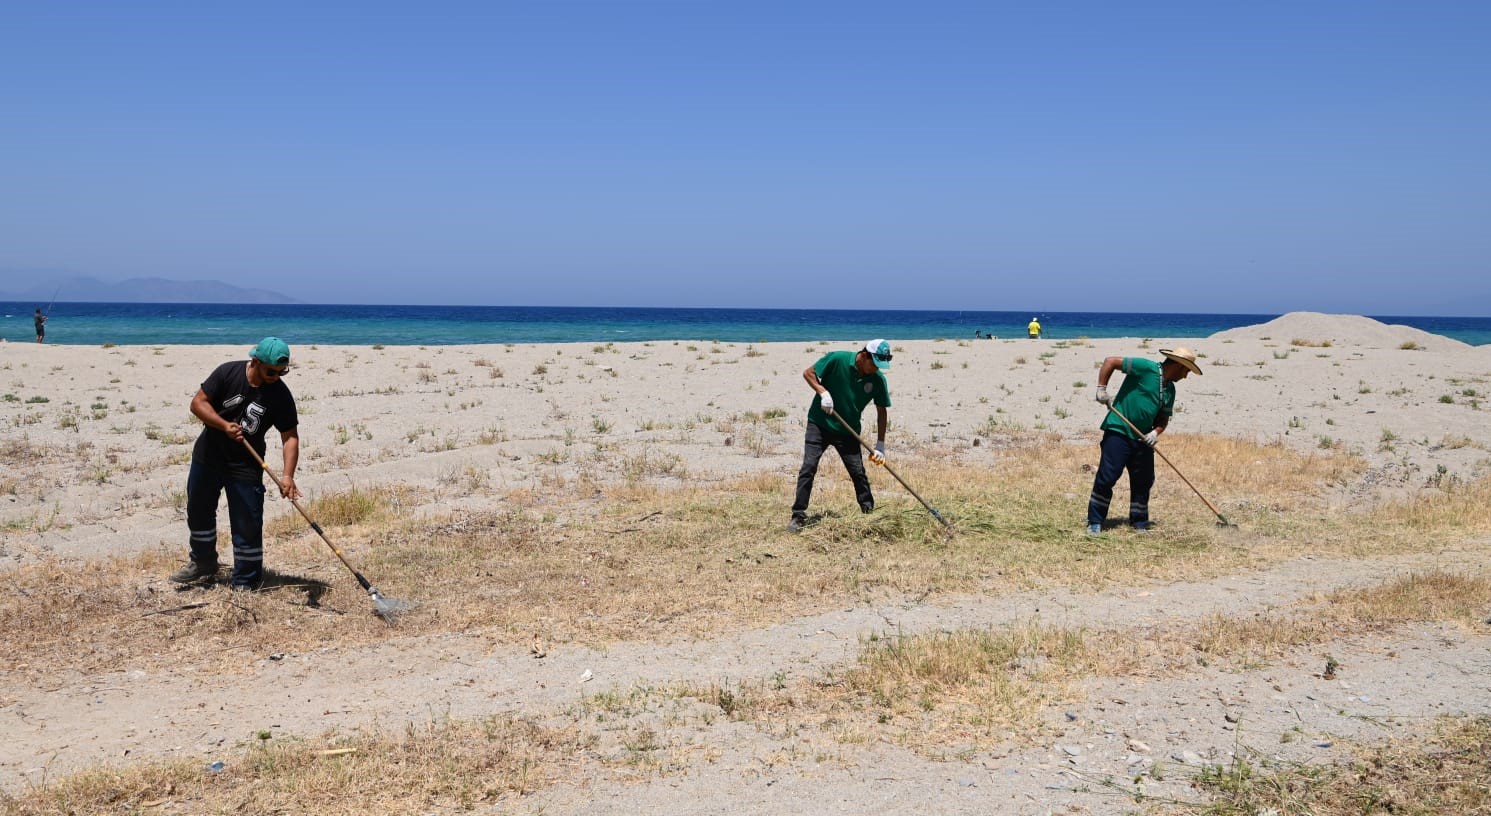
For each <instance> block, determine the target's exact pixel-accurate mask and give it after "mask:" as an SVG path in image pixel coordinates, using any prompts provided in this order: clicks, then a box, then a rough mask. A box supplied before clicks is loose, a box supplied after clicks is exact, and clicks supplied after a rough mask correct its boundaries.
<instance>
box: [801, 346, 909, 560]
mask: <svg viewBox="0 0 1491 816" xmlns="http://www.w3.org/2000/svg"><path fill="white" fill-rule="evenodd" d="M890 359H891V353H890V343H889V342H888V341H885V340H871V341H870V342H868V343H865V345H864V347H863V348H861V349H860V350H859V351H857V352H856V351H830V352H829V353H827V354H825V355H823V356H822V357H821V358H819V360H818V362H816V363H814V364H812V365H811V366H808V367H807V368H805V369H803V372H802V378H803V379H804V380H806V381H807V383H808V387H809V388H811V389H813V392H814V393H815V394H817V396H815V397H813V404H812V405H811V406H809V407H808V429H807V434H806V436H805V438H804V440H803V453H802V468H801V469H800V470H799V471H798V472H797V498H796V500H795V501H794V502H793V503H792V521H790V522H788V524H787V529H788V530H790V531H792V532H794V533H795V532H797V531H799V530H801V529H802V528H803V527H804V526H806V525H807V523H808V500H809V499H811V498H812V495H813V479H814V478H815V477H816V476H817V475H818V460H819V459H821V458H822V457H823V452H824V451H825V450H826V449H827V448H828V447H829V446H833V448H834V449H835V450H837V451H838V452H839V459H841V460H842V461H843V462H844V469H845V470H847V471H849V479H850V480H851V481H852V482H854V497H855V499H856V500H857V501H858V502H859V509H860V512H862V513H868V512H870V511H871V510H873V509H875V496H874V494H873V493H871V492H870V477H869V476H867V475H865V462H864V457H863V456H861V455H860V445H859V439H858V438H857V437H856V436H855V434H858V433H859V430H860V412H861V411H862V410H864V407H865V406H866V405H869V404H870V403H871V402H874V403H875V419H876V422H877V423H878V427H877V431H876V441H875V450H874V452H873V453H871V454H870V461H872V462H874V463H875V464H877V465H880V464H884V463H885V432H886V430H888V429H889V427H890V420H889V419H888V418H887V415H886V410H885V409H887V408H889V407H890V385H889V384H887V383H886V381H885V375H884V374H881V373H880V371H881V369H885V368H890Z"/></svg>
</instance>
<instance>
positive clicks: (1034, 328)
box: [1025, 317, 1041, 340]
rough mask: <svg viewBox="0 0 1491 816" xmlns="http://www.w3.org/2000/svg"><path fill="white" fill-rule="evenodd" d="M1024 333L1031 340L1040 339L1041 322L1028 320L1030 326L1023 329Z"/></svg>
mask: <svg viewBox="0 0 1491 816" xmlns="http://www.w3.org/2000/svg"><path fill="white" fill-rule="evenodd" d="M1025 332H1026V333H1027V334H1029V335H1030V339H1031V340H1039V339H1041V321H1039V320H1037V319H1035V318H1033V317H1032V318H1030V325H1029V326H1026V327H1025Z"/></svg>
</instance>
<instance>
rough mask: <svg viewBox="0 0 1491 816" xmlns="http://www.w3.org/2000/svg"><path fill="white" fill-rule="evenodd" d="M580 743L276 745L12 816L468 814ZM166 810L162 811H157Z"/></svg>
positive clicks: (101, 775)
mask: <svg viewBox="0 0 1491 816" xmlns="http://www.w3.org/2000/svg"><path fill="white" fill-rule="evenodd" d="M578 741H579V738H578V737H577V735H576V733H575V732H574V731H572V730H568V729H555V728H550V727H541V726H538V725H535V724H532V723H529V722H525V721H523V720H518V719H514V718H510V717H492V718H489V719H486V720H482V721H480V722H459V721H454V720H446V721H442V722H436V723H432V724H430V725H427V726H424V727H414V726H410V727H409V728H408V729H406V730H405V731H404V732H403V733H402V734H391V735H390V734H376V733H375V734H363V735H355V736H343V735H337V734H335V733H329V734H325V735H323V736H321V737H319V738H315V739H310V740H303V741H302V740H297V739H273V740H267V741H262V742H258V743H257V744H254V745H249V746H245V747H242V748H239V749H237V750H236V751H229V752H226V755H225V756H224V759H223V763H224V767H223V768H222V770H221V771H219V772H216V773H214V772H211V771H210V770H208V769H206V768H204V767H203V764H202V763H201V761H199V760H174V761H154V762H143V763H135V764H132V765H130V766H128V767H125V768H117V769H116V768H101V769H98V770H90V771H84V772H81V773H77V774H73V775H70V776H66V777H63V778H61V779H59V780H57V781H54V782H49V783H46V784H42V785H39V786H36V787H33V788H30V789H27V790H24V791H21V792H20V793H18V794H17V795H15V796H10V795H7V794H5V793H3V792H0V809H3V811H4V813H6V814H7V816H53V815H54V814H55V815H56V816H62V815H63V814H86V813H142V812H143V813H159V812H165V813H182V812H186V813H221V814H230V813H231V814H237V815H238V816H252V815H253V814H266V815H267V814H279V813H290V812H294V813H326V814H359V815H360V814H367V813H421V812H428V811H430V810H440V811H447V810H470V809H472V808H475V807H477V806H480V805H488V804H491V803H496V802H501V801H502V800H504V799H506V798H509V797H511V796H513V795H521V794H524V793H528V792H530V791H532V790H534V789H536V788H538V787H541V786H543V785H545V784H547V783H548V782H549V781H551V779H552V778H553V777H554V775H555V773H556V770H557V769H558V767H559V766H560V765H561V764H562V763H563V762H565V761H566V760H567V758H568V757H569V756H572V755H573V753H574V752H575V750H576V749H577V748H580V747H583V745H580V744H577V743H578ZM157 808H159V810H157Z"/></svg>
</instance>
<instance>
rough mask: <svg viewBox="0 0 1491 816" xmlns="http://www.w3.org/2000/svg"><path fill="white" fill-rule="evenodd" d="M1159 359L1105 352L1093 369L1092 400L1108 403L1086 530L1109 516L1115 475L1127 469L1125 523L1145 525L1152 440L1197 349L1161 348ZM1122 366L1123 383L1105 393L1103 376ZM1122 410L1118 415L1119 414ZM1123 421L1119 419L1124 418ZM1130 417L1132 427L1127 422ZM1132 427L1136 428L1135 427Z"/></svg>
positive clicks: (1094, 530) (1096, 528) (1097, 528)
mask: <svg viewBox="0 0 1491 816" xmlns="http://www.w3.org/2000/svg"><path fill="white" fill-rule="evenodd" d="M1160 354H1162V355H1164V357H1165V359H1164V360H1163V361H1162V362H1156V361H1154V360H1149V359H1145V358H1143V357H1109V358H1107V359H1105V360H1103V365H1102V368H1100V369H1098V392H1097V401H1098V402H1100V403H1102V404H1104V405H1106V406H1108V407H1109V409H1110V410H1109V411H1108V415H1107V416H1106V417H1105V418H1104V419H1103V424H1102V426H1101V428H1102V431H1103V441H1102V460H1101V461H1100V462H1099V463H1098V472H1097V475H1095V476H1094V477H1093V479H1092V496H1091V498H1089V499H1088V501H1087V532H1088V533H1089V534H1091V535H1098V534H1099V533H1101V532H1102V531H1103V522H1105V521H1107V519H1108V504H1109V503H1110V502H1111V501H1112V500H1113V486H1114V485H1115V484H1117V483H1118V477H1119V476H1121V475H1123V472H1124V471H1125V470H1127V471H1128V472H1129V524H1131V525H1133V527H1134V529H1135V530H1141V531H1142V530H1148V529H1149V527H1150V520H1149V491H1150V488H1152V487H1154V446H1155V445H1157V444H1159V441H1160V434H1162V433H1164V431H1165V428H1166V427H1168V426H1169V424H1170V415H1171V414H1172V413H1174V411H1175V384H1176V383H1177V382H1179V381H1181V380H1183V379H1185V378H1186V375H1188V374H1190V373H1192V372H1195V373H1196V374H1198V375H1199V374H1200V373H1201V367H1200V366H1198V365H1196V352H1194V351H1191V350H1190V349H1188V348H1185V347H1183V346H1176V347H1175V348H1173V349H1160ZM1120 370H1121V371H1122V372H1123V374H1124V378H1123V384H1122V385H1120V386H1119V388H1118V394H1117V395H1116V396H1109V394H1108V379H1109V378H1110V377H1112V376H1113V372H1115V371H1120ZM1120 415H1122V416H1120ZM1125 418H1126V419H1128V422H1124V419H1125ZM1129 423H1133V426H1134V427H1132V428H1131V427H1129ZM1136 430H1137V433H1136V432H1135V431H1136Z"/></svg>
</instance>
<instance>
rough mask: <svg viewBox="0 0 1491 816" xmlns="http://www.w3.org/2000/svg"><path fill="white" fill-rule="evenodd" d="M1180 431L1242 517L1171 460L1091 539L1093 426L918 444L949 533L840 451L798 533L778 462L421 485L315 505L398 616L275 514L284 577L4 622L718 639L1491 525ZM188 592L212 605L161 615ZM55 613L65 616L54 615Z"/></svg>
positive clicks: (1188, 574) (1174, 575)
mask: <svg viewBox="0 0 1491 816" xmlns="http://www.w3.org/2000/svg"><path fill="white" fill-rule="evenodd" d="M1174 442H1175V444H1174V445H1172V448H1173V450H1174V453H1175V455H1176V456H1177V457H1180V456H1182V455H1184V456H1185V457H1188V458H1187V459H1186V460H1185V461H1195V462H1200V463H1205V465H1206V467H1205V468H1204V469H1203V468H1199V467H1198V468H1197V469H1196V471H1197V472H1196V473H1194V474H1188V475H1191V476H1192V478H1193V479H1194V480H1195V481H1196V482H1197V484H1198V486H1200V487H1201V488H1202V489H1203V490H1210V491H1212V492H1213V494H1214V495H1217V496H1218V497H1220V496H1222V495H1224V494H1223V492H1222V488H1225V490H1226V493H1225V495H1226V496H1227V498H1226V500H1224V501H1223V504H1224V506H1225V507H1226V508H1227V510H1226V512H1227V513H1228V515H1229V517H1230V518H1232V519H1234V520H1235V521H1237V522H1239V523H1240V524H1242V526H1243V529H1242V530H1218V529H1217V528H1216V527H1215V526H1214V525H1213V520H1214V519H1213V517H1212V516H1211V514H1210V511H1208V510H1207V509H1206V507H1205V505H1203V504H1202V503H1201V502H1199V501H1197V500H1196V498H1195V497H1194V496H1193V495H1191V494H1190V492H1189V491H1188V490H1187V488H1185V487H1184V485H1183V484H1181V483H1180V481H1179V480H1178V479H1174V478H1165V477H1162V478H1161V479H1160V483H1159V485H1158V486H1157V489H1156V494H1155V498H1154V501H1153V505H1154V506H1155V507H1156V509H1157V511H1158V512H1162V513H1164V515H1163V516H1162V519H1161V521H1162V526H1161V527H1160V529H1159V531H1158V532H1154V533H1149V534H1138V533H1133V532H1129V531H1126V530H1114V531H1110V532H1109V533H1107V534H1104V535H1103V536H1100V537H1096V538H1092V537H1088V536H1086V535H1085V534H1083V532H1082V525H1081V520H1082V514H1083V512H1084V510H1085V502H1086V496H1087V488H1088V487H1089V486H1090V484H1091V478H1092V477H1091V467H1092V466H1093V465H1094V464H1095V462H1096V459H1097V455H1096V454H1097V450H1096V446H1073V445H1063V444H1058V443H1056V442H1052V441H1049V440H1042V441H1039V442H1037V443H1036V444H1034V445H1032V446H1030V447H1028V448H1014V449H1010V450H1005V451H1001V452H1000V453H999V456H1000V459H999V464H998V465H997V466H995V467H993V468H983V467H974V466H969V465H966V464H960V463H959V462H958V461H957V460H956V459H955V458H953V457H949V456H946V455H944V454H942V452H940V451H930V452H929V454H931V455H939V456H940V458H937V459H935V460H933V459H930V458H918V457H917V455H916V454H915V452H908V453H909V455H908V456H906V457H905V458H903V459H902V460H901V461H900V463H899V464H900V467H899V472H900V473H901V474H902V475H903V476H904V477H905V478H907V479H908V480H909V481H910V482H911V483H912V484H913V485H914V486H915V487H916V488H917V489H918V491H919V492H921V493H922V494H923V495H924V496H926V497H928V498H929V500H930V501H932V502H933V504H934V506H936V507H938V508H939V510H940V512H942V513H943V514H944V515H945V516H946V517H948V518H949V519H951V520H952V522H953V524H954V526H955V528H956V530H957V533H956V535H953V536H951V537H947V536H944V535H943V534H942V530H941V528H940V526H939V525H938V524H937V523H936V522H935V521H934V520H933V519H932V518H931V516H930V514H928V513H927V512H926V510H925V509H923V508H922V507H921V506H920V505H919V504H917V503H916V502H915V500H914V499H912V498H910V497H909V496H907V495H906V494H905V493H904V491H901V490H900V488H899V487H898V486H894V485H892V484H889V483H887V481H886V480H885V479H884V477H883V476H879V475H877V476H875V477H874V478H875V479H876V482H877V496H878V501H879V502H880V505H879V506H878V507H877V508H876V510H875V512H873V513H871V514H869V515H861V514H860V513H859V512H858V511H857V508H855V504H854V498H853V495H852V490H851V488H850V485H849V483H848V479H847V478H846V477H845V476H844V474H843V473H842V472H839V471H835V470H834V469H833V467H832V466H831V465H832V463H831V462H830V463H829V464H830V466H827V467H825V468H824V469H823V470H822V472H821V473H820V477H819V484H818V489H817V490H816V491H815V495H814V503H813V509H814V510H815V511H817V512H818V513H821V514H823V515H822V516H821V518H819V519H818V520H817V523H816V524H813V525H812V526H810V527H809V528H808V529H807V530H805V531H804V532H803V533H801V534H799V535H793V534H790V533H788V532H786V531H785V529H784V527H785V523H786V519H787V516H788V511H787V508H788V507H789V505H790V504H791V490H792V488H793V484H792V480H791V479H790V478H787V477H785V476H782V475H778V474H763V475H757V476H750V477H746V478H742V479H737V480H734V481H727V482H710V481H705V480H701V479H685V480H683V482H682V485H681V486H678V487H667V488H664V487H659V486H658V485H656V484H653V483H650V482H648V481H645V480H643V479H641V478H635V479H626V478H623V479H621V480H620V481H618V482H617V483H614V484H612V485H609V486H606V485H600V484H598V483H595V482H593V481H589V480H585V479H581V480H577V481H566V480H564V479H562V478H556V479H555V480H553V481H552V483H547V482H546V483H545V484H543V485H540V486H534V487H532V488H530V489H529V490H527V491H525V492H515V493H512V494H509V495H508V496H506V497H505V498H504V499H502V503H501V505H500V507H502V508H503V509H500V510H492V511H486V512H478V513H463V514H461V515H459V516H445V517H439V518H433V519H431V518H413V519H409V518H402V517H400V515H399V514H398V512H397V507H398V506H406V505H408V504H410V503H412V502H413V500H415V499H419V498H420V497H417V496H416V497H413V498H412V499H411V498H410V497H409V496H405V495H403V494H401V493H399V492H394V493H392V494H390V493H387V492H385V491H384V490H383V489H379V490H352V491H348V492H346V493H343V494H336V495H330V496H325V497H320V498H318V499H317V500H316V501H313V502H311V503H310V508H309V509H310V510H311V512H312V516H313V517H314V518H317V519H318V520H319V521H320V523H322V524H323V525H325V526H328V533H329V534H330V536H331V538H332V540H333V541H335V542H336V543H337V545H338V546H339V547H340V548H342V549H343V550H344V551H345V552H347V554H348V557H349V558H350V559H351V560H352V562H353V563H354V564H356V565H357V567H358V568H359V569H360V570H361V571H362V572H363V573H364V574H365V575H367V576H368V577H369V578H370V579H371V580H372V581H373V582H374V583H376V584H377V585H378V586H379V588H380V589H382V590H383V591H384V592H385V593H386V594H388V595H389V596H392V597H395V598H400V599H403V600H408V601H413V602H415V603H417V604H418V609H416V610H415V611H414V612H413V613H412V614H410V615H408V616H406V617H405V618H403V619H402V620H401V621H400V623H399V625H398V627H397V628H395V629H389V628H388V627H386V626H384V625H383V624H382V623H381V622H379V621H377V619H375V618H373V617H372V616H371V615H370V614H368V608H369V607H368V602H367V599H366V598H365V597H364V596H363V595H362V594H361V593H360V591H358V589H357V587H356V585H355V584H354V583H353V582H352V581H351V580H350V577H349V576H348V575H347V574H346V573H345V571H344V570H343V569H342V567H341V566H340V564H338V563H337V562H336V561H335V559H334V558H333V557H332V556H331V554H330V553H328V552H326V550H325V546H324V545H323V544H322V543H321V542H320V540H319V539H318V538H317V537H316V536H314V535H313V534H311V533H310V532H309V531H308V530H307V528H306V525H305V524H304V522H303V521H302V520H300V519H299V518H298V516H293V515H291V516H288V517H287V518H283V519H277V520H276V521H275V522H273V523H272V524H271V525H270V532H271V533H272V534H273V535H274V536H276V538H275V539H274V540H271V541H270V542H269V546H268V548H267V549H268V560H267V564H268V565H269V567H270V568H271V569H273V570H281V571H283V572H284V573H285V574H286V581H285V582H284V583H288V584H289V586H280V587H276V588H275V589H274V591H272V592H269V593H265V594H264V595H261V596H253V597H251V598H249V599H246V600H241V601H238V602H235V603H230V602H228V601H227V600H226V599H223V596H224V595H226V593H217V592H202V591H200V590H193V591H191V592H185V593H178V592H174V591H173V587H172V585H170V584H167V583H166V582H165V581H164V580H163V579H164V576H165V575H166V574H168V573H169V572H170V570H171V569H172V568H173V567H174V566H175V564H173V563H171V561H172V560H173V559H167V558H166V557H165V556H163V555H159V554H157V555H142V556H138V557H135V558H127V559H115V560H111V561H105V562H97V563H95V564H92V565H70V564H62V563H49V564H41V565H35V566H33V567H28V568H22V569H18V570H16V571H14V572H12V573H11V580H9V581H7V582H6V583H4V584H0V615H3V616H4V618H5V619H6V620H7V622H8V623H11V622H12V621H13V624H12V625H9V626H7V627H6V628H5V630H4V631H0V650H3V651H5V653H10V654H25V655H27V658H28V660H27V663H28V664H29V665H31V666H33V667H42V666H56V665H68V664H72V665H77V666H78V667H79V668H92V669H98V670H102V669H106V668H111V667H112V668H121V667H133V666H135V665H142V664H150V663H151V662H152V661H170V662H175V663H178V664H180V663H182V662H197V661H200V662H201V663H202V664H203V665H204V666H205V667H208V668H210V667H212V666H218V665H222V664H224V663H225V662H226V658H225V657H223V656H222V654H228V655H231V654H234V653H235V652H236V653H237V654H239V655H240V656H241V655H242V654H243V653H245V652H247V653H249V654H255V653H261V652H300V651H307V650H310V649H314V648H323V647H328V646H343V647H351V646H354V645H357V644H363V643H369V642H376V641H380V640H383V639H387V638H390V637H401V636H413V637H417V636H420V635H424V634H429V633H434V632H448V631H462V630H467V629H482V630H484V631H486V632H488V633H489V634H490V635H491V636H494V637H496V638H498V639H510V640H513V641H519V642H521V641H526V640H528V639H529V638H531V637H532V636H533V635H535V634H538V635H540V636H542V637H543V638H545V639H546V640H548V641H549V642H553V643H562V642H566V641H582V642H586V643H605V642H608V641H612V640H636V639H662V640H668V639H674V638H693V637H714V636H718V635H719V634H720V633H721V632H722V631H730V630H735V629H740V628H745V627H752V626H759V625H764V624H768V623H773V622H778V621H782V620H787V619H790V618H793V617H796V616H800V615H803V614H813V613H817V612H822V611H824V610H827V609H832V608H834V607H838V606H842V605H844V604H846V603H863V602H865V601H867V600H872V599H895V598H904V597H906V596H914V597H928V596H935V595H938V594H946V593H955V592H972V591H981V592H1000V591H1005V590H1007V589H1010V588H1013V587H1027V586H1062V587H1069V588H1073V589H1076V590H1079V591H1082V590H1088V589H1092V588H1098V587H1103V586H1110V585H1113V584H1118V583H1125V584H1128V583H1135V582H1140V581H1146V580H1194V579H1200V578H1205V577H1208V576H1214V575H1218V574H1222V573H1227V572H1236V571H1238V570H1242V569H1248V568H1253V567H1258V566H1262V565H1265V564H1267V563H1269V562H1271V561H1275V560H1283V559H1286V558H1295V557H1298V556H1300V555H1302V554H1305V553H1315V554H1322V555H1369V554H1372V553H1382V552H1409V551H1423V550H1425V549H1432V548H1436V547H1440V546H1444V545H1445V544H1446V543H1454V542H1455V541H1457V540H1458V538H1459V537H1461V536H1462V535H1465V534H1468V533H1469V532H1474V531H1477V530H1482V529H1491V502H1488V501H1487V498H1488V496H1487V491H1488V486H1487V485H1486V484H1482V483H1476V484H1472V485H1465V486H1462V487H1457V488H1456V489H1454V490H1452V491H1444V492H1441V493H1439V494H1436V495H1435V496H1434V497H1433V498H1432V499H1426V500H1423V501H1420V502H1416V503H1411V504H1406V505H1402V506H1397V505H1389V506H1385V507H1382V508H1379V509H1378V510H1377V511H1375V512H1373V513H1370V514H1366V515H1352V514H1348V513H1343V512H1339V511H1334V510H1331V509H1330V508H1328V507H1326V506H1325V503H1324V501H1323V500H1322V499H1321V495H1322V494H1323V493H1325V492H1327V491H1329V490H1332V489H1334V488H1333V487H1332V485H1335V484H1337V483H1338V482H1340V481H1341V480H1344V479H1346V478H1348V477H1349V475H1350V474H1351V473H1352V472H1353V468H1355V467H1356V460H1354V459H1352V458H1350V457H1330V456H1308V455H1300V454H1294V453H1291V452H1289V451H1287V450H1285V449H1283V448H1278V447H1273V446H1263V447H1260V446H1257V445H1249V444H1247V443H1241V442H1236V441H1233V440H1216V439H1210V438H1195V437H1185V436H1181V437H1179V438H1177V439H1176V440H1174ZM660 463H661V464H660ZM666 464H667V463H666V461H664V460H661V459H657V460H654V459H652V458H649V460H648V462H646V463H636V464H634V466H633V468H632V469H633V470H635V471H636V472H637V475H638V476H639V477H640V476H642V475H644V474H649V475H658V474H659V473H660V472H661V471H662V470H665V469H666V468H665V467H663V465H666ZM1084 466H1086V467H1084ZM1234 474H1235V475H1234ZM623 475H625V474H623ZM674 475H676V474H674ZM1223 480H1229V481H1223ZM424 498H426V499H427V498H428V497H424ZM1219 500H1220V499H1219ZM1117 501H1119V502H1121V501H1122V499H1121V498H1119V499H1117ZM1120 506H1121V504H1120ZM223 551H224V552H223V554H224V557H225V558H226V557H227V545H226V541H225V542H224V544H223ZM193 602H204V603H205V605H204V606H201V607H198V608H192V609H185V610H179V611H175V612H170V613H168V614H159V615H156V614H150V613H153V612H159V611H161V610H166V609H172V608H174V607H178V606H184V605H186V604H189V603H193ZM57 619H63V620H65V621H66V622H67V623H68V624H69V625H68V626H66V627H61V632H60V633H57V632H54V630H56V629H58V628H59V627H56V626H55V621H56V620H57ZM99 644H103V645H99ZM214 653H219V656H218V657H215V658H214V657H213V654H214ZM78 655H82V656H83V657H82V659H81V660H79V659H78ZM79 663H81V664H82V665H78V664H79ZM33 670H37V669H33Z"/></svg>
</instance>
